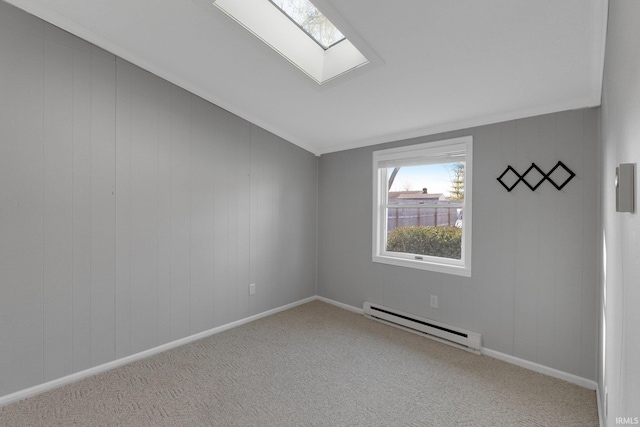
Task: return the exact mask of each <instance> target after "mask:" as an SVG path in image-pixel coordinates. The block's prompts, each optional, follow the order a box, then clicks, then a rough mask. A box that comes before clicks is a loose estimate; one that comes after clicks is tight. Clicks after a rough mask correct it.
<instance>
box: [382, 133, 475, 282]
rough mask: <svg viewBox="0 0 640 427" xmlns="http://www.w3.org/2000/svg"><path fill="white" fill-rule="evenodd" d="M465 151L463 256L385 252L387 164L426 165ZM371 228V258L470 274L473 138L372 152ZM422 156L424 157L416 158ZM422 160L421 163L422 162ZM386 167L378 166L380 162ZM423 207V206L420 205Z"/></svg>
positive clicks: (423, 268)
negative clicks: (452, 257) (447, 257)
mask: <svg viewBox="0 0 640 427" xmlns="http://www.w3.org/2000/svg"><path fill="white" fill-rule="evenodd" d="M461 152H464V159H465V184H464V185H465V186H464V193H465V196H464V201H463V202H462V205H463V206H462V209H463V212H464V227H463V228H462V259H461V260H452V259H446V258H439V257H431V256H426V255H425V256H421V257H422V259H415V254H403V253H397V252H388V251H386V238H387V208H388V204H387V203H386V201H387V194H388V188H387V186H388V184H387V183H388V180H387V179H386V178H387V171H386V167H389V165H391V164H393V163H394V162H395V163H401V164H404V163H408V164H411V163H414V164H426V163H428V162H430V160H434V159H436V158H451V159H452V160H453V159H454V158H455V157H450V155H451V153H458V155H459V153H461ZM372 157H373V163H372V169H373V212H372V218H373V221H372V222H373V227H372V261H373V262H377V263H382V264H389V265H395V266H400V267H409V268H417V269H421V270H429V271H435V272H439V273H447V274H454V275H459V276H466V277H470V276H471V236H472V224H473V220H472V218H473V212H472V211H473V201H472V198H473V137H472V136H471V135H469V136H463V137H458V138H451V139H445V140H440V141H433V142H426V143H422V144H416V145H408V146H403V147H397V148H389V149H385V150H378V151H374V152H373V156H372ZM416 158H417V159H423V160H416ZM422 162H424V163H422ZM383 164H384V165H385V167H380V166H381V165H383ZM422 207H426V206H424V205H423V206H422Z"/></svg>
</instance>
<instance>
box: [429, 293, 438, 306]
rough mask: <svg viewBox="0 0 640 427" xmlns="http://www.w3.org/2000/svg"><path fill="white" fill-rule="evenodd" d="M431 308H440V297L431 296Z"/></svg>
mask: <svg viewBox="0 0 640 427" xmlns="http://www.w3.org/2000/svg"><path fill="white" fill-rule="evenodd" d="M431 307H433V308H438V296H437V295H431Z"/></svg>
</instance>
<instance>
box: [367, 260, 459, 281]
mask: <svg viewBox="0 0 640 427" xmlns="http://www.w3.org/2000/svg"><path fill="white" fill-rule="evenodd" d="M371 260H372V261H373V262H377V263H380V264H388V265H395V266H397V267H408V268H416V269H419V270H427V271H435V272H438V273H444V274H453V275H456V276H465V277H471V268H470V267H468V266H466V267H465V266H457V265H450V264H439V263H435V262H430V261H418V260H415V261H414V260H411V259H403V258H396V257H389V256H382V255H374V256H373V257H372V259H371Z"/></svg>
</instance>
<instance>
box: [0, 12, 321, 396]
mask: <svg viewBox="0 0 640 427" xmlns="http://www.w3.org/2000/svg"><path fill="white" fill-rule="evenodd" d="M316 203H317V158H316V157H315V156H313V155H312V154H310V153H308V152H306V151H304V150H302V149H300V148H298V147H295V146H293V145H291V144H289V143H287V142H286V141H283V140H281V139H279V138H277V137H275V136H274V135H272V134H269V133H268V132H266V131H264V130H262V129H260V128H258V127H256V126H254V125H252V124H250V123H248V122H246V121H244V120H241V119H239V118H238V117H236V116H233V115H231V114H229V113H228V112H226V111H224V110H222V109H220V108H218V107H216V106H214V105H212V104H210V103H208V102H206V101H204V100H202V99H200V98H198V97H196V96H194V95H192V94H190V93H188V92H186V91H184V90H182V89H180V88H178V87H176V86H173V85H171V84H169V83H167V82H166V81H163V80H161V79H159V78H157V77H156V76H154V75H151V74H149V73H147V72H145V71H143V70H141V69H139V68H137V67H135V66H132V65H131V64H128V63H126V62H124V61H122V60H120V59H119V58H116V57H114V56H113V55H111V54H109V53H107V52H105V51H103V50H101V49H98V48H96V47H95V46H91V45H90V44H88V43H86V42H84V41H82V40H80V39H78V38H77V37H74V36H72V35H70V34H68V33H65V32H63V31H61V30H59V29H57V28H55V27H53V26H51V25H49V24H47V23H44V22H43V21H41V20H39V19H37V18H34V17H32V16H30V15H28V14H26V13H23V12H21V11H18V10H17V9H15V8H13V7H12V6H9V5H7V4H5V3H3V2H0V396H2V395H6V394H9V393H11V392H15V391H18V390H21V389H25V388H27V387H30V386H34V385H37V384H40V383H42V382H45V381H48V380H52V379H55V378H59V377H62V376H64V375H67V374H71V373H73V372H78V371H81V370H84V369H87V368H90V367H92V366H96V365H99V364H103V363H105V362H109V361H112V360H115V359H118V358H121V357H124V356H127V355H130V354H134V353H137V352H140V351H142V350H145V349H148V348H152V347H154V346H158V345H160V344H164V343H167V342H170V341H173V340H176V339H179V338H182V337H185V336H189V335H191V334H194V333H197V332H200V331H203V330H207V329H210V328H213V327H215V326H218V325H222V324H226V323H229V322H231V321H234V320H238V319H242V318H246V317H248V316H250V315H252V314H256V313H260V312H263V311H266V310H268V309H271V308H274V307H279V306H282V305H284V304H287V303H290V302H293V301H298V300H300V299H303V298H305V297H310V296H313V295H315V294H316V283H315V271H316V243H315V234H316ZM252 282H254V283H256V284H257V292H256V295H255V296H253V297H249V293H248V287H249V286H248V285H249V283H252Z"/></svg>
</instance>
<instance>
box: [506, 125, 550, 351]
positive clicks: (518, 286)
mask: <svg viewBox="0 0 640 427" xmlns="http://www.w3.org/2000/svg"><path fill="white" fill-rule="evenodd" d="M539 129H540V121H539V118H538V117H532V118H527V119H522V120H517V121H516V139H515V141H514V143H515V145H516V153H517V154H516V157H515V158H513V159H512V160H511V162H510V164H512V165H513V166H514V167H515V169H516V170H517V171H519V172H520V173H521V174H522V173H524V172H525V171H526V170H527V169H528V168H529V167H530V166H531V164H532V163H535V162H537V163H540V160H539V159H540V135H539V132H540V131H539ZM540 178H542V177H541V175H540V174H537V173H535V172H534V171H532V172H530V173H529V174H528V175H527V176H526V179H527V182H529V183H530V184H532V185H535V184H536V182H537V180H539V179H540ZM542 191H543V189H542V188H539V191H533V192H532V191H531V190H530V189H529V188H528V187H527V186H526V185H524V183H521V184H519V185H518V187H516V188H515V189H514V190H513V191H512V192H511V193H512V194H511V196H512V197H514V198H515V203H516V217H515V218H516V221H515V224H514V225H515V229H514V230H513V232H514V233H515V239H516V254H515V256H516V262H515V265H514V267H515V271H516V278H515V282H514V290H515V300H514V303H515V306H514V310H515V312H516V313H518V315H517V316H516V317H515V318H514V342H513V346H514V350H513V351H514V355H515V356H516V357H520V358H522V359H525V360H531V361H535V360H536V341H535V340H532V339H531V337H533V336H536V320H537V313H538V307H537V300H538V283H539V273H538V272H539V270H540V268H539V266H540V262H539V259H538V255H539V246H538V245H539V240H538V239H531V238H530V236H531V235H532V234H533V235H536V236H537V235H540V227H541V226H543V225H542V224H540V220H539V218H540V207H539V206H540V199H541V197H542V196H541V194H542Z"/></svg>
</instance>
